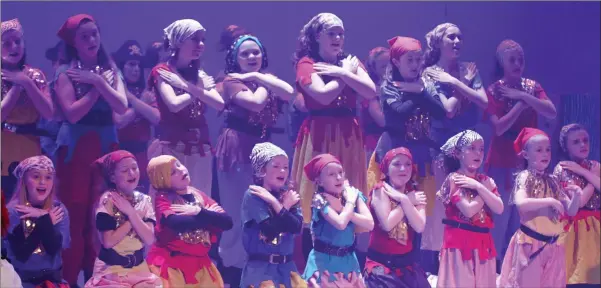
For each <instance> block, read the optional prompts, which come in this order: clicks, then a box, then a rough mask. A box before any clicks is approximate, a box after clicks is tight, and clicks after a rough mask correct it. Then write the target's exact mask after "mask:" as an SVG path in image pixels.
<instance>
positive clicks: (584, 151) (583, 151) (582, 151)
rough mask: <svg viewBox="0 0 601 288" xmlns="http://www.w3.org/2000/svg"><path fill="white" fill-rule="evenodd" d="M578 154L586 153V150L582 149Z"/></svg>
mask: <svg viewBox="0 0 601 288" xmlns="http://www.w3.org/2000/svg"><path fill="white" fill-rule="evenodd" d="M580 153H583V154H584V153H588V149H582V150H580Z"/></svg>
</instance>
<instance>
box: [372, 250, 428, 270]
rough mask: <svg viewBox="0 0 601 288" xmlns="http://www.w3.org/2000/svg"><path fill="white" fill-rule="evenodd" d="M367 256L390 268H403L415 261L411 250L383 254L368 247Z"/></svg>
mask: <svg viewBox="0 0 601 288" xmlns="http://www.w3.org/2000/svg"><path fill="white" fill-rule="evenodd" d="M367 257H368V258H369V259H371V260H374V261H376V262H378V263H380V264H384V265H385V266H386V267H388V268H391V269H396V268H403V267H407V266H411V265H413V264H415V263H417V260H416V259H415V257H414V253H413V252H409V253H407V254H383V253H380V252H377V251H375V250H373V249H371V248H369V249H368V250H367Z"/></svg>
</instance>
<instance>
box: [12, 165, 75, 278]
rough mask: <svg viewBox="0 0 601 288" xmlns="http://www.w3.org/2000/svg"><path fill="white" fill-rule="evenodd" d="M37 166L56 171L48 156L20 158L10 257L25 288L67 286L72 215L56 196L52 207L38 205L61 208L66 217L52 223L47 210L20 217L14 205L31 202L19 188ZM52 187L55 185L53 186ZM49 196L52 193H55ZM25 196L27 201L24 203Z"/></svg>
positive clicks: (52, 171)
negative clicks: (64, 273) (65, 272)
mask: <svg viewBox="0 0 601 288" xmlns="http://www.w3.org/2000/svg"><path fill="white" fill-rule="evenodd" d="M34 169H35V170H47V171H49V172H51V173H54V166H53V165H52V161H50V159H49V158H47V157H46V156H34V157H30V158H27V159H25V160H23V161H21V163H19V165H18V166H17V168H16V169H15V172H14V173H15V176H16V177H17V179H18V182H17V185H18V186H17V187H18V188H17V190H16V191H15V192H16V194H15V196H13V199H12V200H11V202H10V203H9V204H8V214H9V215H8V219H9V227H8V235H7V237H6V240H7V241H6V244H7V245H6V249H7V257H8V259H10V260H11V262H12V263H11V264H12V265H13V267H14V269H15V271H17V274H19V277H20V278H21V282H22V284H23V287H24V288H33V287H40V288H45V287H57V288H68V287H69V284H67V282H65V281H64V280H63V277H62V275H61V274H62V273H61V272H62V271H61V268H62V267H63V258H62V257H61V251H62V250H63V249H65V248H67V247H69V244H70V242H71V237H70V235H69V221H70V218H69V211H68V210H67V208H66V206H65V205H63V204H62V203H61V202H59V201H56V200H53V201H51V202H50V207H35V208H39V209H52V208H55V207H60V208H62V210H63V213H64V214H63V219H62V221H60V222H58V223H56V224H53V223H52V219H51V218H50V214H45V215H44V216H41V217H39V218H36V219H32V218H26V219H21V215H22V214H21V213H20V212H18V211H17V210H16V208H15V206H16V205H27V206H31V204H29V202H28V201H27V200H26V199H27V196H21V195H20V194H23V195H25V194H26V193H27V192H26V191H20V190H21V189H25V188H24V187H25V184H24V181H25V179H23V178H24V177H25V173H26V172H27V171H30V170H34ZM51 189H55V188H54V187H52V188H51ZM48 197H52V194H50V195H49V196H48ZM23 200H24V201H26V202H25V203H23V202H22V201H23ZM21 203H23V204H21ZM3 277H4V275H3Z"/></svg>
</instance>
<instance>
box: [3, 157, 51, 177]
mask: <svg viewBox="0 0 601 288" xmlns="http://www.w3.org/2000/svg"><path fill="white" fill-rule="evenodd" d="M32 169H35V170H46V171H48V172H50V173H55V170H54V164H52V160H50V158H48V157H46V156H43V155H40V156H33V157H29V158H27V159H25V160H23V161H21V162H20V163H19V165H17V168H15V171H13V175H15V177H17V179H19V181H20V180H21V179H22V178H23V176H25V173H27V171H29V170H32Z"/></svg>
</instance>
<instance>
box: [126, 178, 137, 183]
mask: <svg viewBox="0 0 601 288" xmlns="http://www.w3.org/2000/svg"><path fill="white" fill-rule="evenodd" d="M136 180H138V179H136V178H134V179H129V180H127V183H129V184H133V183H136Z"/></svg>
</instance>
